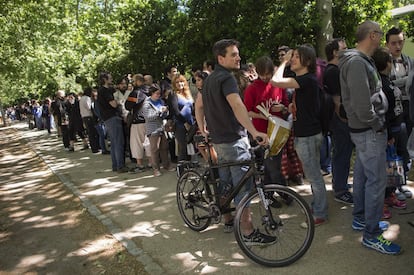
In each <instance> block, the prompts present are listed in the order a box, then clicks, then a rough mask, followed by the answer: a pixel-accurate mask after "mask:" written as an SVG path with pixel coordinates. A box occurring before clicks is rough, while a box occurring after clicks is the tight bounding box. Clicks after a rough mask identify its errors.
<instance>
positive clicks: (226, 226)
mask: <svg viewBox="0 0 414 275" xmlns="http://www.w3.org/2000/svg"><path fill="white" fill-rule="evenodd" d="M233 226H234V220H231V221H229V222H226V223H225V224H224V227H223V232H224V233H231V232H233Z"/></svg>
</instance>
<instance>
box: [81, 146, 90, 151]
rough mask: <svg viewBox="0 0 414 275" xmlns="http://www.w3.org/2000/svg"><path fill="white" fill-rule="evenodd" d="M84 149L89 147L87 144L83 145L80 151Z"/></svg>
mask: <svg viewBox="0 0 414 275" xmlns="http://www.w3.org/2000/svg"><path fill="white" fill-rule="evenodd" d="M86 149H89V146H88V145H83V147H82V149H81V151H83V150H86Z"/></svg>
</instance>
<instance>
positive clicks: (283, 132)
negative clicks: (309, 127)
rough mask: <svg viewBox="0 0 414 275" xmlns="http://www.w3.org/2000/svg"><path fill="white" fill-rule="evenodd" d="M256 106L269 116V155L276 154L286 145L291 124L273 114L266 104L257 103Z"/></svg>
mask: <svg viewBox="0 0 414 275" xmlns="http://www.w3.org/2000/svg"><path fill="white" fill-rule="evenodd" d="M256 108H257V109H258V110H259V111H261V112H262V113H263V114H264V115H265V116H266V117H267V118H268V124H267V135H268V136H269V145H270V150H269V155H270V156H275V155H277V154H279V152H280V151H281V150H282V149H283V146H285V144H286V142H287V140H288V138H289V135H290V128H291V125H290V123H289V122H288V121H286V120H284V119H281V118H280V117H277V116H272V115H271V114H270V113H269V111H268V110H267V109H266V108H264V106H261V105H257V106H256Z"/></svg>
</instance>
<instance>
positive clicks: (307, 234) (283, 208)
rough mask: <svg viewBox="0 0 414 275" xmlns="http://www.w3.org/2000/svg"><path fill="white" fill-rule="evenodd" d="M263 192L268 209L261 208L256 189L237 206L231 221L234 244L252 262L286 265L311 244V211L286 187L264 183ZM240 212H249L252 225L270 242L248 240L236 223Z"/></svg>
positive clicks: (312, 233) (312, 231) (274, 265)
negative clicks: (268, 204)
mask: <svg viewBox="0 0 414 275" xmlns="http://www.w3.org/2000/svg"><path fill="white" fill-rule="evenodd" d="M264 193H265V196H266V199H267V200H268V201H269V203H271V204H272V206H269V209H270V211H269V212H267V211H266V210H265V208H264V205H263V202H262V201H261V200H260V197H259V194H258V192H257V190H255V191H253V192H252V193H250V194H249V195H248V196H246V197H245V198H244V199H243V200H242V201H241V202H240V204H239V205H238V210H237V213H236V217H235V223H234V233H235V235H236V240H237V243H238V244H239V246H240V248H241V250H242V251H243V252H244V253H245V254H246V256H248V257H249V258H250V259H252V260H253V261H255V262H256V263H259V264H261V265H265V266H270V267H281V266H287V265H290V264H292V263H294V262H295V261H297V260H298V259H299V258H301V257H302V256H303V255H304V254H305V253H306V251H307V250H308V249H309V247H310V245H311V243H312V240H313V235H314V232H315V225H314V221H313V217H312V213H311V211H310V208H309V206H308V204H307V203H306V201H305V200H304V199H303V198H302V197H301V196H300V195H299V194H298V193H296V192H295V191H293V190H291V189H289V188H287V187H284V186H280V185H266V186H265V188H264ZM243 211H249V212H250V213H251V220H252V223H253V228H254V229H255V230H258V231H259V232H260V233H262V234H265V235H267V236H270V238H269V239H270V240H271V239H273V241H272V242H271V243H270V242H269V244H264V243H263V241H260V238H259V239H256V240H254V241H252V239H249V238H246V237H245V236H244V234H243V232H242V231H243V230H242V225H241V223H240V221H241V215H242V212H243ZM268 213H271V217H269V215H268ZM304 225H306V226H304Z"/></svg>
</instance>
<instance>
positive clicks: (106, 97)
mask: <svg viewBox="0 0 414 275" xmlns="http://www.w3.org/2000/svg"><path fill="white" fill-rule="evenodd" d="M114 92H115V89H114V88H113V87H109V88H106V87H104V86H101V87H99V89H98V100H97V102H98V107H99V112H100V114H101V116H102V119H103V121H105V120H108V119H110V118H111V117H114V116H117V115H118V114H117V110H118V109H117V108H114V107H112V106H111V104H109V102H110V101H112V100H114Z"/></svg>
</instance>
